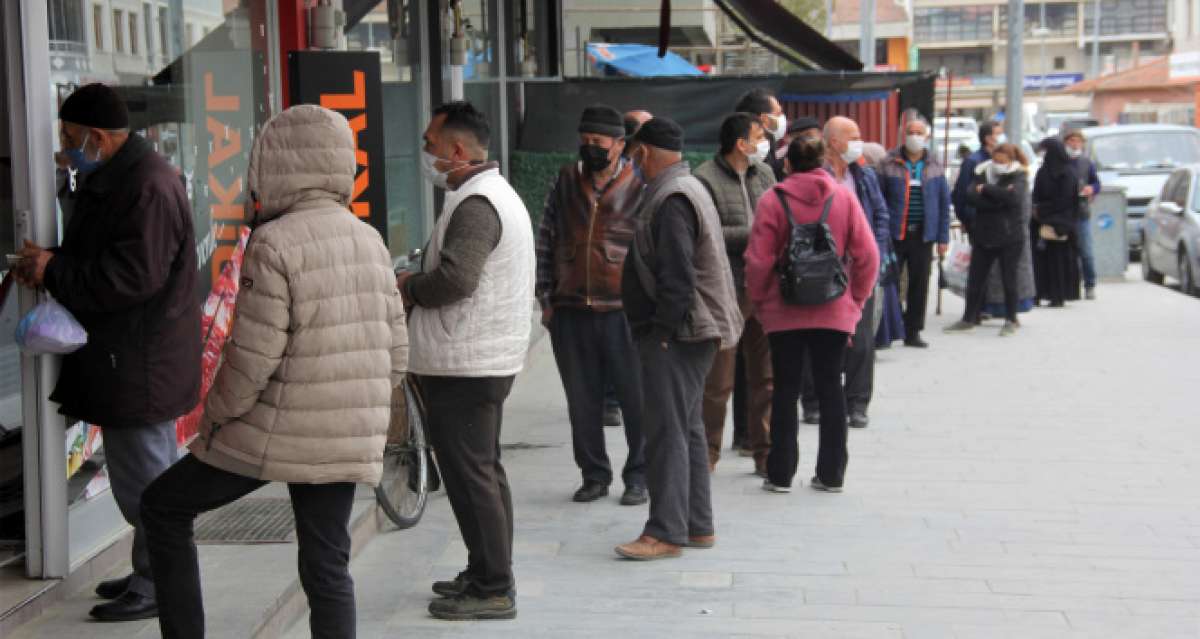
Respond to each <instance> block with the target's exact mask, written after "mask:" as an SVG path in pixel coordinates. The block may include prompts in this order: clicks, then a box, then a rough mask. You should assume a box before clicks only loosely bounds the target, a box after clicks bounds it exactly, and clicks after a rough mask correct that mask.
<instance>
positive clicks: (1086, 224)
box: [1078, 220, 1096, 288]
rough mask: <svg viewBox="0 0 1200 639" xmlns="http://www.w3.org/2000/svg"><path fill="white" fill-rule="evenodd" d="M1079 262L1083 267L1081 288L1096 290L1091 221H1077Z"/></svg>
mask: <svg viewBox="0 0 1200 639" xmlns="http://www.w3.org/2000/svg"><path fill="white" fill-rule="evenodd" d="M1078 226H1079V262H1080V264H1081V265H1082V267H1083V269H1082V270H1083V287H1084V288H1096V254H1095V252H1093V251H1092V221H1091V220H1079V224H1078Z"/></svg>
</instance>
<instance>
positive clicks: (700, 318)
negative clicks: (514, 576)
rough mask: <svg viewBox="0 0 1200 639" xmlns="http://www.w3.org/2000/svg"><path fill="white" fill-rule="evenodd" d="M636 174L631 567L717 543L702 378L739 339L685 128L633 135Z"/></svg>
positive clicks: (630, 272) (627, 284)
mask: <svg viewBox="0 0 1200 639" xmlns="http://www.w3.org/2000/svg"><path fill="white" fill-rule="evenodd" d="M634 140H635V141H636V142H637V143H638V146H637V148H636V149H635V150H634V151H633V154H632V155H631V159H632V160H633V162H634V165H635V166H634V172H635V173H637V174H639V175H641V176H644V179H645V180H646V190H645V193H644V194H643V195H642V203H641V206H640V208H639V209H638V213H637V216H636V220H637V222H636V229H637V231H636V234H635V235H634V239H633V245H632V246H631V247H630V250H629V256H628V259H626V260H625V267H624V273H623V275H622V280H621V290H622V294H621V298H622V301H623V303H624V307H625V312H626V314H627V316H628V317H629V323H630V327H631V328H632V330H633V335H634V338H635V340H636V342H637V350H638V356H639V359H640V361H641V365H642V378H643V380H644V384H645V386H644V390H643V394H644V396H645V397H646V398H648V399H649V398H653V399H652V400H650V401H647V402H646V403H645V406H644V418H645V419H644V422H643V424H644V427H645V434H646V478H647V486H648V488H649V490H650V518H649V520H648V521H647V522H646V525H645V527H644V529H643V531H642V534H641V535H640V536H639V537H638V538H637V539H636V540H634V541H632V542H630V543H627V544H622V545H620V546H617V548H616V552H617V554H618V555H620V556H622V557H625V558H628V559H635V560H651V559H664V558H668V557H678V556H679V555H680V548H681V547H683V546H689V547H694V548H710V547H712V546H713V544H714V543H715V542H716V535H715V528H714V527H713V514H712V495H711V491H710V486H709V473H708V442H707V440H706V438H705V433H704V421H703V419H702V417H701V400H702V398H703V391H704V379H705V377H706V376H707V374H708V370H709V368H710V367H711V366H712V362H713V356H714V355H716V353H717V350H718V348H730V347H733V346H735V345H736V344H737V340H738V337H739V336H740V335H741V332H742V316H741V313H739V312H738V305H737V294H736V292H735V291H734V285H733V275H732V271H731V269H730V267H729V258H728V257H727V256H726V254H725V243H724V241H723V239H722V236H721V220H720V218H719V216H718V215H717V209H716V206H715V205H714V204H713V201H712V197H711V196H710V195H709V193H708V190H707V189H705V188H704V185H703V184H701V183H700V181H699V180H697V179H696V178H695V177H693V176H692V175H691V171H690V170H689V169H688V165H687V162H685V161H684V159H683V153H682V151H683V130H682V129H681V128H679V125H678V124H675V123H674V122H672V121H671V120H669V119H667V118H654V119H652V120H650V121H649V122H647V123H646V124H644V125H642V128H641V129H639V130H638V132H637V134H636V135H635V136H634Z"/></svg>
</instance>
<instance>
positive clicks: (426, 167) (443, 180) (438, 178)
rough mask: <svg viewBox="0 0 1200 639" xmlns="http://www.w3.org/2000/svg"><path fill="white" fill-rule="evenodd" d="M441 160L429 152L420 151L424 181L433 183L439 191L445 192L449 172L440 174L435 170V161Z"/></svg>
mask: <svg viewBox="0 0 1200 639" xmlns="http://www.w3.org/2000/svg"><path fill="white" fill-rule="evenodd" d="M439 159H441V158H439V157H438V156H436V155H434V154H432V153H430V152H429V151H424V150H422V151H421V172H422V173H424V174H425V179H427V180H429V181H430V182H432V183H433V185H434V186H436V187H438V188H439V189H443V190H445V189H446V188H448V186H447V178H448V177H449V175H450V172H449V171H446V172H444V173H443V172H442V171H439V170H438V168H437V164H436V163H437V161H438V160H439Z"/></svg>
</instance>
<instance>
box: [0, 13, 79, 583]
mask: <svg viewBox="0 0 1200 639" xmlns="http://www.w3.org/2000/svg"><path fill="white" fill-rule="evenodd" d="M0 29H2V30H3V35H4V37H3V41H4V45H3V46H4V47H5V63H6V64H7V67H8V69H7V70H8V87H7V88H8V99H9V102H10V105H11V109H10V120H9V128H10V132H11V144H12V149H13V163H12V169H13V176H12V178H13V210H14V211H15V212H16V216H15V221H14V226H15V228H14V232H15V233H14V237H15V240H16V242H17V244H20V243H21V242H22V241H23V240H31V241H34V242H37V243H38V244H41V245H42V246H50V245H52V244H54V243H56V242H57V235H58V229H57V224H56V219H55V218H56V213H55V202H54V169H53V163H52V162H50V160H49V158H51V157H52V154H53V153H54V128H53V127H54V123H53V122H52V121H48V120H47V118H49V117H51V116H50V113H52V112H53V111H52V108H51V107H52V106H53V105H52V103H51V91H50V86H51V85H50V57H49V56H48V55H47V54H46V52H47V51H48V50H49V38H50V30H49V22H48V18H47V8H46V3H44V2H19V3H17V2H5V3H3V6H2V7H0ZM17 299H18V304H19V311H20V312H21V313H25V312H27V311H28V309H30V308H32V307H33V306H34V305H35V304H36V303H37V301H38V294H36V293H34V292H33V291H30V290H29V289H26V288H24V287H18V294H17ZM58 368H59V362H58V359H57V358H56V357H53V356H28V355H24V354H22V355H21V404H22V407H21V408H22V417H23V422H24V423H23V426H22V447H23V451H22V454H23V463H24V472H25V571H26V574H27V575H28V576H29V577H34V578H56V577H64V576H66V574H67V572H68V571H69V568H70V556H69V550H68V534H67V491H66V476H67V471H66V454H65V448H64V446H65V442H64V433H63V420H62V418H61V417H59V416H58V412H57V410H56V407H55V406H53V405H52V404H51V402H50V400H49V398H48V396H49V389H50V388H51V386H52V384H53V383H54V381H55V379H57V377H58Z"/></svg>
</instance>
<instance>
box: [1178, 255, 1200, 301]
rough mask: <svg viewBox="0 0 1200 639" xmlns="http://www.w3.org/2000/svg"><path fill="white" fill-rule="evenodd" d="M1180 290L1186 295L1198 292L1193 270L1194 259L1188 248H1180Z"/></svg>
mask: <svg viewBox="0 0 1200 639" xmlns="http://www.w3.org/2000/svg"><path fill="white" fill-rule="evenodd" d="M1179 290H1180V292H1182V293H1183V294H1184V295H1195V294H1196V279H1195V277H1194V274H1193V272H1192V260H1191V258H1189V257H1188V254H1187V249H1185V248H1180V249H1179Z"/></svg>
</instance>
